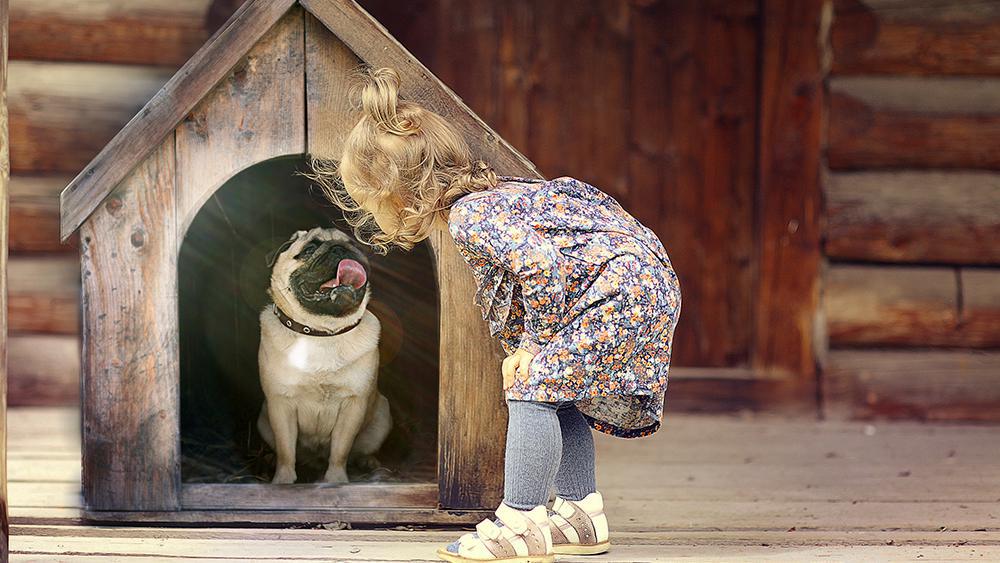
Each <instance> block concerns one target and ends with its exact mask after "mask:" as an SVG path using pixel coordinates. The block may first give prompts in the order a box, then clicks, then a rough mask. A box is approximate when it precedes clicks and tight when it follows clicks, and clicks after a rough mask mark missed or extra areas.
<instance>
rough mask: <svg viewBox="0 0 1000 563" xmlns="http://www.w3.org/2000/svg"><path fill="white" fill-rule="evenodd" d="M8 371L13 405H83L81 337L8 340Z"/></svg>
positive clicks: (8, 400) (22, 336) (9, 392)
mask: <svg viewBox="0 0 1000 563" xmlns="http://www.w3.org/2000/svg"><path fill="white" fill-rule="evenodd" d="M7 368H8V378H7V402H8V404H9V405H11V406H42V405H71V406H76V405H79V397H80V340H79V338H78V337H76V336H61V335H60V336H53V335H11V336H10V337H9V338H8V339H7Z"/></svg>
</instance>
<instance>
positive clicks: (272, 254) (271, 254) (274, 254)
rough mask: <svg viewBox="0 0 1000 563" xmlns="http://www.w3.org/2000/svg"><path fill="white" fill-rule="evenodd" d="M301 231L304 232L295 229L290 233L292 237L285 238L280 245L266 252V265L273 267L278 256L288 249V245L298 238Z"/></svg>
mask: <svg viewBox="0 0 1000 563" xmlns="http://www.w3.org/2000/svg"><path fill="white" fill-rule="evenodd" d="M303 232H305V231H295V234H293V235H292V238H290V239H288V240H286V241H285V242H283V243H281V246H279V247H278V248H275V249H274V250H272V251H271V252H268V253H267V267H268V268H273V267H274V263H275V262H277V261H278V256H281V253H282V252H284V251H286V250H288V247H290V246H292V244H294V243H295V241H297V240H299V235H300V234H302V233H303Z"/></svg>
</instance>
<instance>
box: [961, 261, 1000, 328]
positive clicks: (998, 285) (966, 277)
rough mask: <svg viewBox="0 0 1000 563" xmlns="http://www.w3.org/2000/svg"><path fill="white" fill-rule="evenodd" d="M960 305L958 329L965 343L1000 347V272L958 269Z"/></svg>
mask: <svg viewBox="0 0 1000 563" xmlns="http://www.w3.org/2000/svg"><path fill="white" fill-rule="evenodd" d="M959 285H960V287H961V290H962V297H961V299H962V302H961V303H962V304H961V307H960V309H959V326H960V327H961V328H960V330H961V332H962V333H963V335H964V339H963V340H964V341H965V342H975V343H976V344H977V345H980V346H983V347H997V346H1000V271H998V270H993V269H973V268H962V269H961V270H959Z"/></svg>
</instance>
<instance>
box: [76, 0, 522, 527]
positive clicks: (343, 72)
mask: <svg viewBox="0 0 1000 563" xmlns="http://www.w3.org/2000/svg"><path fill="white" fill-rule="evenodd" d="M360 63H367V64H370V65H372V66H376V67H381V66H391V67H394V68H396V69H397V70H398V71H399V73H400V75H401V77H402V79H403V90H402V92H401V94H402V95H403V96H404V97H407V98H410V99H414V100H418V101H420V102H421V103H423V104H425V105H426V106H427V107H429V108H431V109H433V110H434V111H436V112H438V113H440V114H442V115H445V116H446V117H447V118H449V119H450V120H451V121H452V122H453V123H455V124H456V125H457V127H458V128H459V129H460V131H461V132H462V133H463V134H464V135H465V137H466V139H467V141H468V143H469V145H470V147H471V148H472V150H473V152H474V153H475V154H477V155H478V156H481V157H483V158H485V159H487V160H489V161H490V162H491V163H493V165H494V166H495V167H496V169H497V170H498V172H499V173H502V174H510V175H521V176H533V177H537V176H538V175H539V174H538V172H537V171H536V170H535V168H534V166H533V165H532V164H531V163H530V162H529V161H527V160H526V159H525V158H524V157H523V156H521V155H520V154H519V153H518V152H517V151H516V150H514V149H513V148H512V147H510V146H509V145H508V144H507V143H505V142H504V141H503V140H502V139H500V138H499V136H498V135H497V134H496V133H494V132H493V131H492V130H491V129H490V128H489V127H488V126H487V125H486V124H485V123H483V122H482V121H481V120H480V119H478V118H477V117H476V116H475V115H474V114H473V113H472V111H471V110H470V109H469V108H468V107H467V106H465V104H463V103H462V101H461V100H460V99H458V97H457V96H455V95H454V93H452V92H451V90H449V89H448V88H447V87H446V86H444V85H443V84H442V83H441V82H440V81H438V80H437V79H436V78H435V77H434V76H433V75H432V74H431V73H430V71H428V70H427V69H426V68H425V67H424V66H423V65H421V64H420V62H418V61H417V60H416V59H414V57H413V56H412V55H411V54H410V53H408V52H407V51H406V50H405V49H404V48H403V47H402V46H401V45H400V44H399V43H398V42H397V41H396V40H394V39H393V38H392V37H391V36H390V35H389V33H388V32H387V31H386V30H385V28H383V27H382V26H381V25H380V24H379V23H378V22H376V21H375V20H374V19H372V18H371V16H369V15H368V14H367V13H366V12H364V11H363V10H362V9H361V8H360V7H359V6H358V5H357V4H356V3H355V2H353V1H352V0H301V1H300V2H295V1H292V0H250V1H248V2H247V3H246V4H244V5H243V6H242V7H241V8H240V9H239V10H238V11H237V12H236V13H235V14H234V15H233V17H232V18H230V20H229V21H228V22H227V23H226V24H225V25H224V26H223V27H222V28H221V29H220V30H219V31H218V32H217V33H216V34H215V35H213V36H212V37H211V38H210V39H209V40H208V42H207V43H206V44H205V46H204V47H203V48H202V49H201V50H199V51H198V52H197V53H196V54H195V55H194V56H193V57H192V58H191V59H190V60H189V61H188V62H187V63H186V64H185V65H184V66H183V67H182V68H181V69H180V70H179V71H178V72H177V73H176V74H175V75H174V76H173V78H171V79H170V80H169V82H167V84H166V85H165V86H164V87H163V88H162V89H161V90H160V91H159V92H158V93H157V94H156V95H155V96H154V97H153V98H152V99H151V100H150V101H149V102H148V103H147V104H146V105H145V107H143V109H142V110H141V111H140V112H139V113H138V114H137V115H136V116H135V117H134V118H133V119H132V120H131V121H130V122H129V123H128V124H127V125H126V126H125V127H124V128H123V129H122V130H121V131H120V132H119V133H118V134H117V135H116V136H115V137H114V138H113V139H112V140H111V142H110V143H109V144H108V145H107V146H106V147H104V149H103V150H101V151H100V153H99V154H98V155H97V156H96V157H95V158H94V159H93V161H92V162H91V163H90V164H89V165H88V166H87V167H86V168H85V169H84V170H83V171H82V172H81V173H80V174H79V175H78V176H77V177H76V178H75V179H74V180H73V181H72V183H70V185H69V186H67V187H66V189H65V190H64V191H63V192H62V196H61V233H62V237H63V239H64V240H65V239H66V238H68V237H69V236H70V235H71V234H73V233H74V232H75V231H77V230H78V229H79V230H80V248H81V261H82V284H83V287H82V302H83V305H82V307H83V314H82V319H83V320H82V322H83V327H82V329H83V330H82V333H83V347H82V366H83V367H82V369H83V378H82V379H83V383H82V401H83V405H82V409H83V413H82V416H83V424H82V428H83V437H82V438H83V494H84V502H85V506H86V509H87V515H88V517H90V518H93V519H102V520H123V521H149V522H170V521H178V522H179V521H188V522H191V521H230V522H292V521H310V522H317V521H320V522H322V521H331V520H347V521H353V522H470V521H476V520H478V519H479V518H481V517H482V516H483V514H482V511H485V510H492V509H493V508H495V507H496V505H497V503H498V502H499V501H500V498H501V496H502V479H503V477H502V455H503V451H502V449H503V443H504V441H503V429H504V428H505V427H506V423H505V417H506V410H505V408H504V404H503V398H502V394H501V392H500V378H499V376H498V371H499V365H500V360H501V358H502V350H501V348H500V346H499V344H498V343H497V342H496V341H495V340H494V339H492V338H491V337H490V336H489V332H488V328H487V325H486V324H485V322H484V321H483V320H482V316H481V313H480V311H479V309H478V307H477V306H476V305H474V304H473V302H472V296H473V294H474V291H475V285H474V280H473V278H472V276H471V273H470V272H469V270H468V268H467V267H466V265H465V264H464V262H463V261H462V259H461V257H460V256H459V255H458V253H457V252H456V250H455V248H454V246H453V244H452V243H451V241H449V240H443V239H442V238H440V237H436V238H433V239H429V240H428V241H427V242H426V243H425V248H424V253H425V256H427V257H428V258H427V261H426V262H427V269H428V271H429V272H430V279H431V281H432V282H433V283H432V284H430V286H431V292H432V294H433V295H432V298H433V299H431V301H436V303H434V306H435V307H436V311H437V312H436V314H437V318H436V319H433V325H434V326H433V327H432V328H434V329H436V330H437V332H436V334H437V336H438V342H436V343H435V344H436V347H435V349H436V351H437V352H436V357H435V358H434V360H435V361H433V362H431V363H428V364H427V365H431V364H433V365H435V366H436V371H437V373H435V374H433V381H436V382H437V389H436V395H437V396H436V407H437V409H436V412H437V421H436V441H437V447H436V452H435V458H436V459H435V460H434V464H433V465H434V466H435V467H434V470H433V472H432V473H431V474H430V475H429V476H428V477H427V478H426V479H425V480H423V481H420V480H416V481H410V482H378V483H350V484H347V485H341V486H318V485H310V484H297V485H281V486H272V485H270V484H263V483H261V484H247V483H223V482H190V481H188V480H186V479H184V478H183V477H182V465H183V464H182V436H181V434H182V429H181V426H182V415H181V413H182V395H183V389H184V385H183V382H182V378H183V377H184V376H185V369H187V368H186V367H185V365H184V364H185V362H187V363H194V364H197V363H198V362H200V361H202V359H201V358H200V357H198V356H197V355H188V356H185V355H184V352H183V350H184V347H185V342H188V341H193V342H195V343H198V342H201V336H200V335H199V334H195V335H194V336H193V337H191V338H189V339H188V340H183V339H182V337H181V333H182V332H184V330H185V329H184V328H183V327H184V326H188V325H189V324H190V323H187V324H186V321H184V320H183V319H182V317H184V316H185V313H184V311H185V305H184V300H185V299H188V298H187V297H184V295H195V296H197V295H198V294H199V292H202V291H209V290H208V289H206V287H205V285H204V284H201V285H197V286H195V287H193V288H192V287H191V284H190V283H189V277H188V275H187V273H188V272H192V271H194V270H190V269H188V266H185V263H186V262H185V261H186V260H187V259H186V258H185V257H184V256H185V253H186V250H185V245H186V244H192V243H190V242H185V241H186V240H188V241H190V239H192V238H197V237H202V238H205V239H206V240H209V239H210V240H213V241H216V242H218V241H223V242H224V240H225V238H224V237H222V238H220V237H217V236H214V235H211V232H212V231H211V230H210V227H203V226H199V225H210V224H212V221H213V220H214V221H216V223H218V220H224V221H230V222H232V221H233V218H232V217H230V216H227V215H226V214H225V213H224V212H219V211H218V210H223V209H224V207H225V205H226V204H225V202H226V201H241V202H243V203H245V204H250V203H252V205H244V206H243V207H241V209H243V208H250V209H268V210H270V211H269V213H270V215H269V217H271V218H272V225H271V227H270V229H271V232H269V233H267V234H268V235H269V236H270V235H275V234H280V232H281V228H276V227H274V225H273V218H274V216H275V215H274V214H275V212H274V211H273V208H274V206H275V205H277V204H278V203H280V202H282V201H284V202H288V201H297V200H295V199H294V198H295V197H298V195H295V194H301V193H302V192H303V190H300V189H299V190H298V191H296V189H297V188H294V187H293V188H290V187H289V186H290V185H293V184H294V182H293V180H292V178H291V175H290V174H288V173H286V174H285V176H281V174H282V172H281V171H282V170H286V171H287V170H291V169H292V168H295V166H291V167H289V166H288V165H289V163H290V162H292V163H293V164H294V163H295V162H297V163H299V164H301V162H303V161H304V157H305V156H306V155H317V156H324V157H331V158H333V157H336V156H337V155H338V154H339V149H340V145H341V142H342V140H343V138H344V136H345V135H346V133H347V132H348V131H349V129H350V127H351V126H352V125H353V124H354V123H355V122H356V119H357V115H356V114H354V113H353V111H352V109H351V108H350V104H349V100H348V99H347V92H348V82H349V79H350V73H351V72H352V71H353V70H354V69H355V68H356V67H357V65H359V64H360ZM283 167H284V168H283ZM262 170H263V172H261V171H262ZM253 174H258V176H257V180H259V179H260V178H262V177H268V176H267V175H268V174H270V175H271V176H269V177H270V178H271V179H270V180H268V181H267V182H261V181H256V180H254V179H253V178H250V179H249V180H248V175H253ZM260 174H263V176H260ZM275 174H278V176H274V175H275ZM282 177H283V178H287V179H288V180H289V183H288V185H283V182H282V181H281V178H282ZM275 178H278V179H277V180H275ZM250 185H253V186H257V188H256V191H252V190H251V189H250V188H247V186H250ZM261 186H264V187H261ZM282 189H283V190H285V191H284V192H280V190H282ZM288 190H292V191H288ZM293 192H294V194H293ZM226 194H229V195H228V196H227V195H226ZM268 194H272V196H273V197H272V196H269V195H268ZM274 194H278V195H274ZM290 194H291V195H290ZM227 198H228V199H227ZM288 198H291V199H288ZM303 201H304V200H303ZM210 204H211V205H210ZM293 207H294V206H293ZM327 211H328V210H327ZM220 217H221V219H219V218H220ZM213 218H214V219H213ZM240 221H242V223H241V224H244V225H253V224H257V223H261V222H267V221H266V219H265V220H261V219H260V218H259V217H257V218H249V219H248V218H247V217H242V218H241V219H240V220H237V221H235V222H236V223H240ZM230 226H231V227H232V230H231V233H237V232H238V230H239V229H238V225H237V226H232V225H230ZM203 228H204V229H209V230H201V229H203ZM195 232H197V233H198V234H193V233H195ZM285 236H287V233H285ZM443 236H444V237H447V236H448V235H447V233H445V234H444V235H443ZM265 239H266V237H265V238H264V239H262V240H265ZM213 244H214V243H213ZM219 244H222V243H221V242H219ZM220 248H223V247H216V250H219V249H220ZM228 248H229V250H228V252H229V253H230V254H231V255H236V253H237V250H234V249H235V248H236V247H234V246H230V247H228ZM417 250H419V249H415V251H414V252H415V253H417ZM213 252H214V251H213ZM417 254H419V253H417ZM213 256H214V255H213ZM213 256H208V257H204V256H203V257H202V258H204V259H205V260H207V261H208V262H211V261H212V260H217V259H218V256H214V257H213ZM223 270H225V268H223ZM182 271H184V272H186V273H185V275H184V276H183V277H182V276H181V275H179V272H182ZM210 271H211V269H210V268H209V269H208V270H200V271H199V272H200V273H199V274H198V275H205V272H210ZM229 271H231V269H230V270H229ZM384 271H385V272H391V271H392V267H387V268H385V270H384ZM373 277H374V276H373ZM386 277H388V274H387V275H386ZM380 279H383V277H379V278H378V279H375V280H373V286H374V287H373V292H377V291H378V290H377V287H378V285H377V284H378V283H379V280H380ZM229 281H232V280H229ZM403 281H404V283H403V285H400V284H396V285H395V286H394V287H395V288H396V291H397V293H398V292H399V291H401V289H400V288H404V289H405V287H406V286H405V282H406V280H403ZM186 283H188V284H189V286H188V289H185V284H186ZM387 283H388V282H387ZM212 285H216V284H212ZM227 287H230V285H227V284H226V283H219V284H218V287H216V288H215V289H214V291H215V292H216V295H219V294H222V293H224V292H225V288H227ZM261 289H262V288H261ZM192 307H193V308H192V309H191V310H192V311H193V310H194V309H197V307H194V306H193V305H192ZM198 307H201V305H198ZM376 315H378V312H377V311H376ZM188 316H189V317H190V318H192V319H194V320H193V321H191V322H193V323H195V324H197V323H199V322H201V321H202V320H204V319H206V318H208V317H210V316H211V315H206V314H201V315H200V316H199V315H197V314H195V313H191V314H190V315H188ZM382 320H383V327H386V326H388V325H391V322H388V321H387V319H382ZM397 320H398V319H397ZM425 321H426V319H425ZM408 330H416V329H414V328H413V327H412V326H411V327H410V328H409V329H408ZM189 334H190V332H189ZM404 353H405V351H404ZM428 380H430V379H428ZM489 381H494V382H495V383H496V388H495V389H494V388H493V387H492V386H491V385H490V384H489V383H488V382H489ZM484 382H485V383H486V384H485V385H484ZM435 476H436V478H435Z"/></svg>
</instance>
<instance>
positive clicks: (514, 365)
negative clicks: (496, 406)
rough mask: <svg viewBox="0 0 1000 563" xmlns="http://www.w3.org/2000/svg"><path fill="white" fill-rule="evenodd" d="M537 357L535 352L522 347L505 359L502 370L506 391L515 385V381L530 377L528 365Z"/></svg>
mask: <svg viewBox="0 0 1000 563" xmlns="http://www.w3.org/2000/svg"><path fill="white" fill-rule="evenodd" d="M534 358H535V354H532V353H531V352H528V351H527V350H524V349H522V348H518V349H517V351H515V352H514V353H513V354H511V355H510V356H507V357H506V358H504V360H503V364H502V366H501V368H500V371H502V372H503V388H504V390H505V391H506V390H507V389H510V388H511V386H513V385H514V382H515V381H524V380H526V379H528V365H529V364H531V360H533V359H534Z"/></svg>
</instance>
